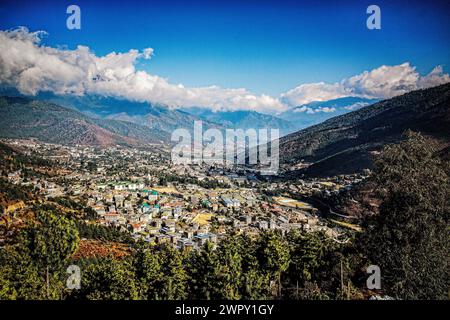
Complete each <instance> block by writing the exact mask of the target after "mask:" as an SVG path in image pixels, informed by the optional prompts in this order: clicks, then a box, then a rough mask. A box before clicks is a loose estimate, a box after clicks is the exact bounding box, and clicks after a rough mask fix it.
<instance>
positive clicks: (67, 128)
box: [0, 97, 168, 146]
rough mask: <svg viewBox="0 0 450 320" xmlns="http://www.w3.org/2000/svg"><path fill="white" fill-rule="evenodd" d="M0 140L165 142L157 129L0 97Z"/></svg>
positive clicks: (53, 106) (81, 142)
mask: <svg viewBox="0 0 450 320" xmlns="http://www.w3.org/2000/svg"><path fill="white" fill-rule="evenodd" d="M0 112H1V115H2V117H1V118H0V137H2V138H37V139H39V140H41V141H44V142H52V143H58V144H67V145H75V144H81V145H93V146H110V145H116V144H121V145H130V146H137V145H145V144H162V143H165V142H167V140H168V138H167V135H165V134H162V133H161V132H160V131H158V130H152V129H150V128H148V127H145V126H141V125H136V124H132V123H129V122H125V121H118V120H107V119H99V118H91V117H88V116H87V115H85V114H83V113H81V112H78V111H76V110H73V109H69V108H65V107H62V106H59V105H57V104H54V103H50V102H45V101H39V100H33V99H28V98H22V97H0Z"/></svg>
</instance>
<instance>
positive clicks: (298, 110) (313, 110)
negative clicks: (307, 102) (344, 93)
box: [294, 106, 336, 114]
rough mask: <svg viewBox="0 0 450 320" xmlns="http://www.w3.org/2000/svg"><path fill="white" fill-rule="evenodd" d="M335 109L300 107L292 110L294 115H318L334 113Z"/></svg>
mask: <svg viewBox="0 0 450 320" xmlns="http://www.w3.org/2000/svg"><path fill="white" fill-rule="evenodd" d="M335 111H336V108H333V107H332V108H330V107H319V108H311V107H307V106H301V107H298V108H295V109H294V112H295V113H301V112H305V113H307V114H314V113H319V112H324V113H330V112H335Z"/></svg>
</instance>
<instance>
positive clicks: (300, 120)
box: [278, 97, 379, 131]
mask: <svg viewBox="0 0 450 320" xmlns="http://www.w3.org/2000/svg"><path fill="white" fill-rule="evenodd" d="M378 101H379V99H367V98H360V97H344V98H338V99H332V100H327V101H313V102H310V103H306V104H303V105H299V106H295V107H293V108H291V109H289V110H287V111H285V112H283V113H281V114H279V115H278V117H279V118H281V119H284V120H287V121H289V122H290V123H291V124H292V125H293V126H294V127H295V131H297V130H300V129H304V128H307V127H309V126H312V125H315V124H318V123H321V122H323V121H325V120H327V119H329V118H332V117H336V116H339V115H341V114H345V113H348V112H350V111H354V110H357V109H360V108H362V107H365V106H367V105H370V104H373V103H376V102H378Z"/></svg>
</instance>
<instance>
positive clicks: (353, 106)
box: [344, 102, 370, 110]
mask: <svg viewBox="0 0 450 320" xmlns="http://www.w3.org/2000/svg"><path fill="white" fill-rule="evenodd" d="M369 104H370V103H368V102H355V103H353V104H351V105H349V106H345V107H344V109H346V110H355V109H359V108H362V107H365V106H368V105H369Z"/></svg>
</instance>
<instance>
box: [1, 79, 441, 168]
mask: <svg viewBox="0 0 450 320" xmlns="http://www.w3.org/2000/svg"><path fill="white" fill-rule="evenodd" d="M371 102H373V101H372V100H370V99H363V98H356V97H347V98H341V99H335V100H330V101H325V102H314V103H310V104H306V105H302V106H298V107H295V108H294V109H292V110H289V111H288V112H290V113H291V114H290V116H289V115H288V114H287V113H285V114H281V115H279V116H278V117H275V116H271V115H264V114H261V113H257V112H254V111H233V112H224V111H221V112H213V111H208V110H205V109H202V108H190V109H189V110H175V109H170V108H168V107H165V106H160V105H151V104H148V103H143V102H131V101H125V100H120V99H117V98H108V97H99V96H82V97H77V96H57V95H53V94H40V95H39V96H38V97H36V99H31V98H27V97H6V96H3V97H0V112H1V114H2V117H1V118H0V137H2V138H30V137H34V138H37V139H39V140H42V141H47V142H54V143H61V144H82V145H94V146H101V147H103V146H110V145H116V144H120V145H130V146H143V145H146V144H158V145H167V144H168V143H170V134H171V132H172V130H174V129H176V128H180V127H182V128H186V129H192V127H193V123H194V121H195V120H203V121H204V129H207V128H208V127H217V128H219V129H224V128H230V127H234V128H242V129H247V128H254V127H257V126H260V128H267V127H273V126H275V127H276V126H279V127H284V128H285V130H286V131H289V130H294V128H295V126H292V123H295V118H294V117H295V116H296V114H300V115H302V114H304V113H305V112H306V113H307V112H308V111H309V110H311V111H309V112H310V114H311V115H313V116H316V115H317V118H315V119H316V120H317V121H320V117H322V116H323V114H327V116H328V115H329V114H335V113H339V112H347V113H345V114H342V115H340V116H337V117H333V118H330V119H327V120H325V121H323V122H321V123H319V124H316V125H313V126H310V127H307V128H305V129H302V130H300V131H296V132H294V133H291V134H288V135H286V136H284V137H282V138H281V139H280V163H282V164H284V165H287V166H292V167H293V166H296V165H297V164H299V163H307V164H309V166H307V167H306V168H303V169H300V170H294V171H292V172H291V174H292V175H293V176H298V175H308V176H330V175H335V174H342V173H353V172H358V171H361V170H362V169H364V168H370V167H371V166H372V158H373V157H372V156H373V154H376V153H377V152H378V151H380V150H381V148H382V147H383V146H384V145H386V144H388V143H394V142H398V141H399V140H400V139H401V136H402V133H403V132H404V131H405V130H407V129H411V130H415V131H420V132H422V133H423V134H425V135H426V136H429V137H431V138H433V139H435V140H436V141H438V142H439V143H440V144H441V145H442V146H443V149H445V148H447V149H445V150H448V146H449V145H450V141H449V138H450V84H445V85H441V86H438V87H434V88H429V89H424V90H417V91H413V92H410V93H407V94H404V95H402V96H397V97H395V98H392V99H388V100H383V101H379V102H376V103H373V104H370V105H366V104H369V103H371ZM60 104H61V105H60ZM62 105H64V106H62ZM326 108H329V109H333V112H323V111H324V110H329V109H326ZM295 109H301V110H303V111H298V112H295ZM351 109H356V110H354V111H351ZM315 110H321V111H318V112H315ZM283 117H285V118H290V119H291V121H287V120H283V119H282V118H283ZM298 117H300V116H298ZM301 119H302V118H301V117H300V118H299V120H298V122H297V125H300V124H301V125H306V124H305V123H304V122H301Z"/></svg>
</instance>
